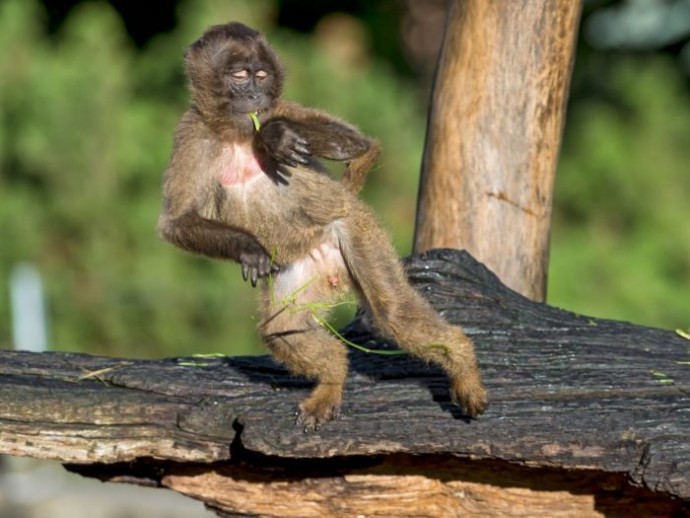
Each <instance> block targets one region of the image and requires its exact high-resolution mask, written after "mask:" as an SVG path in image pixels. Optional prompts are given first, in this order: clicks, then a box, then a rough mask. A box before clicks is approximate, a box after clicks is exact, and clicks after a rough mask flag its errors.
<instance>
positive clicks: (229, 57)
mask: <svg viewBox="0 0 690 518" xmlns="http://www.w3.org/2000/svg"><path fill="white" fill-rule="evenodd" d="M185 60H186V71H187V75H188V77H189V83H190V87H191V91H192V97H193V99H194V101H195V103H196V104H197V105H198V106H199V108H200V109H201V110H202V112H203V113H204V114H205V115H207V116H212V117H214V118H221V119H226V120H227V121H228V123H229V124H230V125H231V126H233V127H234V128H235V129H245V126H246V128H252V121H251V119H250V118H249V117H247V114H249V113H253V112H258V113H259V116H261V115H262V114H264V113H266V112H267V111H268V110H270V109H271V108H272V107H273V106H274V105H275V103H276V102H277V101H278V99H279V97H280V94H281V90H282V84H283V70H282V66H281V64H280V62H279V60H278V58H277V56H276V54H275V52H274V51H273V49H271V48H270V47H269V46H268V44H267V43H266V42H265V41H264V40H263V38H262V37H261V35H260V34H259V33H258V32H256V31H254V30H253V29H250V28H249V27H246V26H244V25H242V24H238V23H231V24H227V25H221V26H216V27H212V28H211V29H209V30H208V31H207V32H206V33H205V34H204V35H203V36H202V37H201V38H200V39H199V40H197V41H196V42H195V43H194V44H192V45H191V46H190V47H189V49H188V50H187V53H186V54H185Z"/></svg>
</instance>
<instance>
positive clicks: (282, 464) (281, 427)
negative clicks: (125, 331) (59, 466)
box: [0, 250, 690, 518]
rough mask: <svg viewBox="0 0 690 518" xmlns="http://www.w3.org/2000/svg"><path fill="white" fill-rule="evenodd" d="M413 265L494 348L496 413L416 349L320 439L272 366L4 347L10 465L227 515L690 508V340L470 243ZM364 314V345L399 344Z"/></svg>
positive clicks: (352, 380)
mask: <svg viewBox="0 0 690 518" xmlns="http://www.w3.org/2000/svg"><path fill="white" fill-rule="evenodd" d="M407 271H408V274H409V276H410V279H411V280H412V282H413V284H414V285H415V286H416V287H417V289H419V290H420V292H421V293H423V294H425V295H426V296H427V297H428V298H429V300H430V301H431V302H432V303H433V304H434V306H435V307H436V308H437V309H438V310H439V311H441V312H442V313H443V315H444V316H445V317H446V318H447V319H448V320H449V321H451V322H455V323H461V324H463V325H464V326H465V329H466V331H467V334H468V335H469V336H471V337H472V338H473V339H474V341H475V344H476V347H477V355H478V358H479V363H480V366H481V369H482V373H483V376H484V379H485V382H486V385H487V389H488V391H489V399H490V405H489V408H488V410H487V412H486V414H484V415H482V416H481V417H480V418H479V419H476V420H471V419H467V418H465V417H464V416H463V415H462V414H461V412H460V411H459V410H458V409H457V407H454V406H453V405H452V404H451V403H450V401H449V397H448V379H447V377H446V376H445V375H444V374H443V373H442V372H440V370H439V369H436V368H433V367H432V366H430V365H428V364H425V363H424V362H421V361H418V360H416V359H414V358H411V357H410V356H407V355H397V356H381V355H374V354H366V353H363V352H359V351H356V350H352V351H351V353H350V363H351V373H350V376H349V377H348V382H347V388H346V391H345V402H344V407H343V416H342V418H341V419H339V420H337V421H334V422H331V423H326V424H325V425H323V426H322V427H321V428H320V429H319V430H317V431H315V432H311V433H307V434H305V433H303V431H302V429H301V428H300V427H298V426H296V425H295V418H294V410H295V408H296V407H297V404H298V402H299V401H300V400H301V399H303V398H304V397H305V396H306V394H307V393H308V391H309V390H310V388H311V383H309V382H308V381H307V380H304V379H301V378H297V377H293V376H290V375H289V374H288V373H287V372H286V371H285V369H284V368H282V367H281V366H279V365H277V364H275V363H274V362H273V361H272V360H271V359H270V358H268V357H265V356H264V357H244V358H242V357H235V358H227V357H224V358H223V357H222V358H215V357H204V356H199V357H191V358H168V359H162V360H122V359H117V358H99V357H93V356H86V355H79V354H69V353H57V352H55V353H45V354H33V353H27V352H16V351H1V350H0V454H10V455H21V456H32V457H38V458H46V459H55V460H60V461H62V462H65V463H69V469H70V470H72V471H76V472H79V473H82V474H84V475H87V476H92V477H97V478H99V479H101V480H108V481H114V482H131V483H136V484H143V485H150V486H160V487H167V488H170V489H172V490H175V491H178V492H180V493H183V494H185V495H188V496H191V497H193V498H196V499H198V500H201V501H203V502H205V503H206V505H208V506H209V507H211V508H213V509H215V510H217V511H218V512H219V513H220V514H221V515H223V516H227V515H232V516H237V515H249V516H271V517H288V516H296V517H297V516H298V517H308V516H315V517H316V516H318V517H331V516H332V517H339V516H360V515H362V516H409V517H412V516H429V517H439V518H441V517H442V518H446V517H449V516H450V517H452V516H492V517H493V516H496V517H501V516H530V517H547V516H549V517H550V516H577V517H590V516H608V517H611V516H686V515H688V513H689V512H690V435H689V434H688V430H690V412H688V410H687V409H688V408H689V407H690V355H689V354H688V351H689V349H688V346H689V345H690V342H688V340H687V339H685V338H683V337H682V336H680V335H678V334H676V333H674V332H672V331H664V330H661V329H650V328H645V327H642V326H635V325H632V324H627V323H623V322H612V321H606V320H600V319H593V318H589V317H583V316H579V315H575V314H573V313H568V312H566V311H563V310H559V309H557V308H553V307H549V306H547V305H545V304H539V303H535V302H531V301H529V300H527V299H525V298H524V297H522V296H520V295H518V294H516V293H515V292H513V291H510V290H508V289H506V288H505V286H503V285H502V284H501V283H500V282H499V281H498V279H497V278H496V277H495V276H494V275H492V274H491V272H489V271H488V270H486V269H485V268H483V267H482V265H480V264H479V263H477V262H476V261H474V260H473V259H472V258H471V257H470V256H469V255H468V254H465V253H461V252H457V251H450V250H436V251H433V252H430V253H428V254H426V255H425V256H422V257H415V258H413V259H412V260H411V261H408V263H407ZM365 322H366V319H360V320H358V321H356V322H354V323H353V324H351V325H350V326H348V327H347V328H346V329H345V330H344V331H343V332H344V333H345V335H346V337H347V338H348V339H349V340H351V341H354V342H357V343H361V344H365V345H366V346H367V347H369V348H380V347H390V345H388V344H385V343H384V342H382V341H381V340H380V339H376V337H375V336H373V335H372V334H371V332H370V330H369V329H368V328H367V327H366V325H365ZM200 347H203V344H202V345H200ZM684 513H685V514H684Z"/></svg>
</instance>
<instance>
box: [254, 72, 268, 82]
mask: <svg viewBox="0 0 690 518" xmlns="http://www.w3.org/2000/svg"><path fill="white" fill-rule="evenodd" d="M255 75H256V78H257V79H258V80H259V81H261V80H262V79H266V78H267V77H268V72H266V71H265V70H257V72H256V74H255Z"/></svg>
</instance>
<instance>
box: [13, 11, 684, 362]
mask: <svg viewBox="0 0 690 518" xmlns="http://www.w3.org/2000/svg"><path fill="white" fill-rule="evenodd" d="M273 8H274V4H273V3H272V2H270V1H264V0H253V1H251V0H244V1H243V0H236V1H233V2H223V1H219V0H203V1H195V2H186V3H182V4H181V11H180V13H179V16H178V19H179V23H178V25H177V26H176V28H175V29H174V30H173V31H171V32H169V33H166V34H161V35H158V36H157V37H155V38H154V39H153V40H152V41H151V42H149V43H148V44H147V45H146V46H144V47H143V48H142V49H135V48H134V46H133V45H132V43H131V42H130V40H129V39H128V37H127V33H126V31H125V28H124V26H123V24H122V21H121V20H120V18H119V17H118V15H117V13H116V12H115V11H114V10H113V9H112V8H111V7H110V6H109V5H108V4H107V3H100V2H88V3H84V4H80V5H79V6H77V8H75V9H74V10H73V11H72V12H70V14H69V17H68V18H67V20H66V22H65V23H64V24H63V25H62V26H61V28H60V30H59V31H58V32H57V34H53V35H48V34H46V33H45V31H44V29H43V27H44V25H45V24H44V23H43V17H44V13H43V12H42V11H41V8H40V6H39V4H38V3H37V1H36V0H6V1H5V2H3V3H2V4H0V49H1V50H0V100H1V104H0V291H1V292H2V293H3V295H2V296H0V347H9V346H10V345H11V343H10V342H11V337H10V328H9V323H10V308H9V305H8V298H7V296H6V295H5V294H6V293H7V282H8V276H9V273H10V271H11V270H12V268H13V267H14V266H15V265H16V264H18V263H20V262H29V263H32V264H34V265H36V266H37V267H38V268H39V270H40V271H41V273H42V275H43V279H44V282H45V285H46V289H47V295H48V307H49V311H50V315H51V338H52V343H53V346H54V348H56V349H61V350H81V351H88V352H91V353H98V354H114V355H122V356H134V357H137V356H138V357H145V356H160V355H172V354H190V353H194V352H224V353H229V354H243V353H249V352H257V351H259V350H260V349H259V347H258V344H257V339H256V335H255V325H256V322H255V313H254V291H253V290H252V289H251V288H250V287H249V286H248V285H246V284H244V283H242V281H241V277H240V273H239V268H238V267H237V266H236V265H232V264H228V263H222V262H217V261H211V260H208V259H204V258H200V257H195V256H191V255H188V254H185V253H183V252H182V251H180V250H177V249H175V248H173V247H172V246H170V245H168V244H165V243H162V242H161V241H160V240H159V239H158V237H157V235H156V232H155V224H156V220H157V217H158V211H159V204H160V180H161V174H162V172H163V170H164V169H165V167H166V163H167V160H168V157H169V153H170V148H171V142H172V131H173V128H174V126H175V124H176V122H177V119H178V118H179V117H180V115H181V114H182V112H183V111H184V109H185V107H186V104H187V94H186V90H185V88H184V79H183V77H182V73H181V59H182V53H183V50H184V48H185V47H186V45H188V44H189V43H190V42H191V41H193V40H194V39H195V38H196V37H198V35H199V34H201V32H202V31H203V30H204V29H205V28H206V27H207V26H208V25H212V24H214V23H219V22H224V21H227V20H233V19H234V20H242V21H244V22H245V23H247V24H249V25H253V26H256V27H257V28H259V29H261V30H263V31H264V32H265V33H266V35H267V37H268V39H269V40H270V41H271V42H272V43H273V44H274V46H275V47H276V48H277V49H278V51H279V53H280V54H281V56H282V57H283V58H284V60H285V62H286V64H287V68H288V80H287V91H286V97H287V98H290V99H294V100H297V101H299V102H302V103H304V104H306V105H310V106H318V107H322V108H325V109H327V110H329V111H331V112H333V113H336V114H338V115H340V116H342V117H343V118H345V119H347V120H350V121H353V122H356V123H357V124H358V125H359V126H360V127H361V128H362V129H363V130H364V131H365V132H366V133H368V134H371V135H375V136H376V137H377V138H379V139H380V140H381V141H382V144H383V148H384V153H383V156H382V159H381V160H380V163H379V165H378V166H377V169H376V170H375V171H374V172H373V173H372V175H371V181H370V183H369V185H368V187H367V189H366V191H365V197H366V198H367V200H368V201H369V202H370V203H371V204H373V205H374V207H375V208H376V210H377V212H378V213H379V214H381V216H382V219H383V220H384V222H385V223H386V225H387V226H389V227H390V228H391V229H392V231H393V233H394V236H395V242H396V245H397V246H398V248H399V250H400V252H401V253H402V254H406V253H408V252H409V250H410V243H411V235H412V230H413V223H414V210H415V204H416V201H415V198H416V189H417V181H418V171H419V164H420V161H421V152H422V146H423V142H424V130H425V118H424V117H425V113H424V112H425V106H423V105H422V103H421V102H420V99H419V96H418V94H417V90H416V88H415V86H414V85H413V84H408V83H406V81H409V79H407V80H403V79H401V78H400V77H399V76H398V75H397V73H396V72H395V71H394V69H393V68H392V67H391V66H390V65H389V64H388V63H387V62H385V61H382V60H380V59H377V58H376V57H374V56H372V55H368V56H367V59H366V60H365V61H364V62H362V63H359V65H358V66H357V67H354V68H351V67H347V66H345V65H344V64H343V63H341V62H339V61H338V59H337V56H335V57H334V55H332V54H330V53H329V52H328V49H326V48H325V47H324V46H323V45H315V44H314V36H310V35H301V34H295V33H292V32H289V31H286V30H283V29H279V28H276V27H275V25H274V24H273V23H272V22H271V20H272V15H273ZM365 50H366V49H365ZM607 73H608V74H610V81H611V88H613V89H614V90H615V92H617V95H619V97H620V99H619V103H618V104H619V105H618V106H614V105H612V104H611V103H609V102H604V101H602V102H600V103H599V102H595V101H590V102H589V103H588V104H581V105H578V106H576V107H571V113H570V120H569V122H568V127H567V135H566V140H565V144H564V149H563V154H562V161H561V168H560V171H559V176H558V180H557V191H556V206H555V208H554V229H553V238H552V259H551V271H550V288H549V292H550V301H551V302H552V303H555V304H557V305H561V306H564V307H568V308H570V309H574V310H577V311H580V312H583V313H587V314H593V315H598V316H608V317H612V318H623V319H629V320H633V321H636V322H639V323H647V324H651V325H658V326H666V327H672V326H678V327H687V325H688V322H689V321H690V304H689V303H688V302H689V301H690V297H688V293H687V292H688V285H689V284H690V225H688V223H687V220H688V211H687V207H688V203H687V201H688V196H690V194H689V193H690V175H689V174H688V173H689V172H690V166H689V165H688V164H689V163H690V160H689V159H688V157H689V156H690V155H689V152H690V104H689V103H688V98H687V91H686V90H684V89H683V86H682V84H681V82H680V80H679V79H678V76H677V72H676V71H675V70H674V68H673V67H672V66H671V65H670V64H669V63H667V62H665V61H664V60H663V59H657V60H655V61H650V60H647V61H646V62H645V63H644V65H642V64H640V63H639V62H634V61H630V62H626V61H621V62H620V63H618V64H617V65H616V67H615V68H612V69H611V70H608V71H607Z"/></svg>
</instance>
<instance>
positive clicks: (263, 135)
mask: <svg viewBox="0 0 690 518" xmlns="http://www.w3.org/2000/svg"><path fill="white" fill-rule="evenodd" d="M258 136H259V140H260V141H261V147H262V149H263V150H264V152H265V154H266V155H268V157H269V158H270V159H271V161H272V162H274V164H273V165H274V167H275V169H276V173H277V175H278V178H276V179H277V180H278V181H279V182H281V183H287V178H289V177H290V176H292V173H291V172H290V170H289V169H288V167H297V166H299V165H311V164H312V159H311V154H312V153H311V150H310V149H309V143H308V142H307V140H306V139H305V138H304V137H302V136H301V135H300V134H299V133H298V132H297V130H296V129H295V128H294V125H292V124H290V123H289V122H287V121H286V120H284V119H272V120H269V121H268V122H266V123H264V124H263V126H261V129H260V130H259V133H258Z"/></svg>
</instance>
